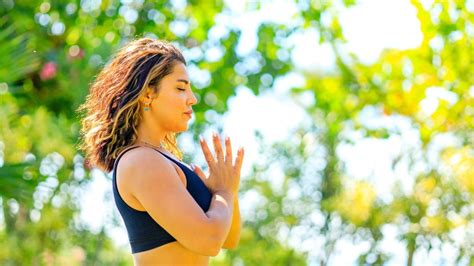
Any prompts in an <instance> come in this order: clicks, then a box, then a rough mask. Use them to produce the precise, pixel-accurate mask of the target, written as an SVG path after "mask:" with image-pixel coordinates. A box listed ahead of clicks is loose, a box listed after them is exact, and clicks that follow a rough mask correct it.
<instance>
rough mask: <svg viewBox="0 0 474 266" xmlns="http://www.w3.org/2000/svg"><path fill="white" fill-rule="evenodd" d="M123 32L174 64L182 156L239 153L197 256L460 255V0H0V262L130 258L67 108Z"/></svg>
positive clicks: (465, 192)
mask: <svg viewBox="0 0 474 266" xmlns="http://www.w3.org/2000/svg"><path fill="white" fill-rule="evenodd" d="M139 37H152V38H159V39H166V40H169V41H171V42H172V43H173V44H175V45H176V46H177V47H178V48H179V49H181V51H182V52H183V54H184V56H185V57H186V59H187V61H188V65H187V69H188V73H189V76H190V78H191V82H192V83H193V90H194V91H195V94H196V96H197V97H198V99H199V103H198V104H197V105H196V106H194V110H195V116H194V117H193V119H192V120H191V121H190V128H189V130H188V131H187V132H185V133H182V134H180V135H179V138H178V140H179V144H180V147H181V149H182V150H183V151H184V152H185V157H184V161H185V162H192V163H196V164H199V165H201V167H203V168H205V167H204V166H205V161H204V159H203V156H202V153H201V150H200V147H199V145H198V141H197V139H198V136H199V135H200V134H202V135H203V136H204V137H205V138H208V139H210V134H211V131H213V130H217V131H219V132H221V133H222V134H226V135H229V136H230V137H231V138H232V141H233V144H234V146H235V149H234V150H236V148H237V147H238V146H244V147H245V149H246V157H245V159H244V166H243V172H242V175H243V176H242V183H241V189H240V193H239V198H240V205H241V213H242V220H243V222H244V227H243V230H242V234H241V241H240V245H239V247H238V248H237V249H235V250H225V249H223V250H221V252H220V253H219V255H218V256H217V257H213V258H211V265H474V221H473V215H474V202H473V197H474V147H473V141H474V130H473V126H474V121H473V120H474V100H473V98H474V43H473V42H474V1H473V0H465V1H463V0H412V1H408V0H295V1H290V0H272V1H230V0H229V1H215V2H213V1H186V0H174V1H167V2H165V1H145V0H121V1H118V0H102V1H101V0H81V1H36V0H28V1H26V0H19V1H14V0H0V58H1V59H0V205H1V207H2V208H1V209H0V247H1V248H0V264H1V265H133V260H132V256H131V252H130V246H129V245H128V239H127V235H126V231H125V227H124V225H123V222H122V220H121V218H120V216H119V215H118V212H117V211H116V208H115V205H114V202H113V197H112V193H111V192H112V190H111V189H112V186H111V175H110V173H103V172H101V171H99V170H97V169H94V168H91V167H90V166H89V165H87V164H86V163H84V155H83V154H82V153H81V152H80V151H78V150H77V148H76V147H77V144H78V141H79V139H78V138H79V129H80V117H79V115H78V114H77V112H76V109H77V107H78V106H79V105H80V104H81V103H83V102H84V98H85V96H86V95H87V93H88V86H89V84H90V83H91V82H92V81H93V80H94V77H95V75H97V73H98V72H99V71H100V69H101V68H102V67H103V66H104V65H105V64H106V63H107V62H108V60H109V59H110V58H111V55H112V54H113V53H114V52H115V51H116V50H117V49H118V48H119V47H121V46H122V45H123V44H124V43H126V42H128V41H130V40H132V39H134V38H139Z"/></svg>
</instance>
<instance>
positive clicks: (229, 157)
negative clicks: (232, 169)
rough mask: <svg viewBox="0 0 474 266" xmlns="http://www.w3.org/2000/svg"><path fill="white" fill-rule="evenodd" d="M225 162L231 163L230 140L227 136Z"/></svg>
mask: <svg viewBox="0 0 474 266" xmlns="http://www.w3.org/2000/svg"><path fill="white" fill-rule="evenodd" d="M225 153H226V155H225V162H226V163H232V161H233V159H232V144H231V142H230V138H229V136H227V137H226V138H225Z"/></svg>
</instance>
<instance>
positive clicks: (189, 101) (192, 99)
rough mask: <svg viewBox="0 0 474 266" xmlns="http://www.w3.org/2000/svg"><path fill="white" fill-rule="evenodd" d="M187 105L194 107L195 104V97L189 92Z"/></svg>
mask: <svg viewBox="0 0 474 266" xmlns="http://www.w3.org/2000/svg"><path fill="white" fill-rule="evenodd" d="M188 103H189V105H195V104H196V103H197V98H196V95H194V92H192V91H191V98H189V100H188Z"/></svg>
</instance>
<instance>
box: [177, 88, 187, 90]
mask: <svg viewBox="0 0 474 266" xmlns="http://www.w3.org/2000/svg"><path fill="white" fill-rule="evenodd" d="M178 90H180V91H185V90H186V89H182V88H178Z"/></svg>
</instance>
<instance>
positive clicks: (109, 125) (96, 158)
mask: <svg viewBox="0 0 474 266" xmlns="http://www.w3.org/2000/svg"><path fill="white" fill-rule="evenodd" d="M179 62H181V63H183V64H184V65H186V60H185V59H184V57H183V55H182V54H181V52H180V51H179V50H178V49H177V48H176V47H174V46H173V45H172V44H170V43H169V42H167V41H164V40H155V39H151V38H141V39H137V40H134V41H131V42H129V43H128V44H127V45H125V46H124V47H122V48H121V49H120V50H118V52H117V54H116V55H115V56H114V57H113V58H112V60H111V61H110V63H109V64H107V65H106V66H105V67H104V68H103V69H102V70H101V71H100V73H99V74H98V75H97V77H96V79H95V81H94V82H93V83H92V85H91V87H90V91H89V95H87V97H86V101H85V103H84V104H82V105H81V106H80V107H79V108H78V112H80V113H84V115H83V118H82V119H81V123H82V129H81V138H82V140H81V143H80V144H79V149H81V150H83V151H84V152H85V155H86V160H87V161H88V164H89V165H90V166H95V167H97V168H99V169H101V170H103V171H106V172H110V171H112V169H113V166H114V162H115V159H116V158H117V156H118V154H120V152H121V151H122V150H123V149H125V148H126V147H128V146H130V145H131V144H133V143H134V142H135V140H136V137H137V126H138V124H139V122H140V120H141V110H140V109H141V104H140V101H139V98H140V96H142V95H144V93H145V92H146V89H147V87H151V88H153V92H154V93H159V90H160V88H159V86H160V81H161V79H163V78H164V77H165V76H166V75H168V74H170V73H171V71H172V69H173V66H174V65H175V64H176V63H179ZM162 144H163V146H164V148H165V149H166V150H168V151H169V152H171V153H172V154H173V155H175V156H176V157H178V158H179V159H180V160H181V159H182V155H183V154H182V152H181V150H180V149H179V148H178V145H177V142H176V133H169V134H167V135H166V136H165V139H164V143H162Z"/></svg>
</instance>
